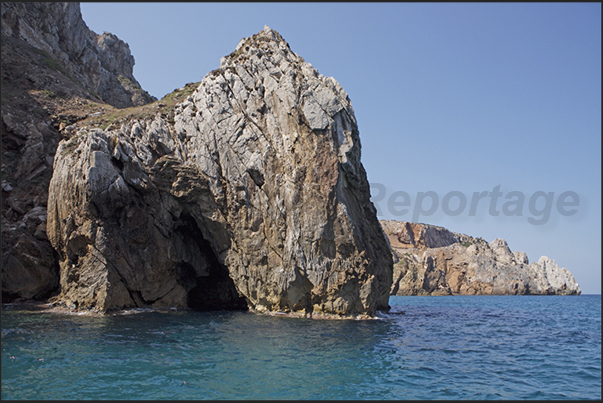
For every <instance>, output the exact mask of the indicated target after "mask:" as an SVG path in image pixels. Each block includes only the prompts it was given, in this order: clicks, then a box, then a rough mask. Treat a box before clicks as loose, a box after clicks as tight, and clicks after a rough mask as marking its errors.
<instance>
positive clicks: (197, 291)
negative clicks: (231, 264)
mask: <svg viewBox="0 0 603 403" xmlns="http://www.w3.org/2000/svg"><path fill="white" fill-rule="evenodd" d="M180 220H181V225H180V226H179V227H178V228H177V231H178V232H179V233H180V234H181V235H182V236H183V238H184V239H185V240H187V241H188V242H191V243H192V246H193V247H195V248H197V249H198V250H200V251H201V253H202V255H203V256H204V257H205V259H206V260H207V263H208V267H209V275H208V276H200V277H199V276H197V274H196V273H195V269H194V268H193V267H192V266H191V265H190V264H188V263H186V262H181V263H180V264H179V266H178V271H179V277H180V283H181V284H182V286H184V287H185V289H187V290H189V291H188V307H189V308H190V309H192V310H195V311H222V310H228V311H232V310H248V309H249V308H248V306H247V301H246V300H245V297H243V296H241V295H239V292H238V291H237V289H236V287H235V284H234V281H233V280H232V279H231V278H230V276H229V275H228V268H227V267H226V266H224V265H223V264H221V263H220V261H219V260H218V257H217V256H216V254H215V252H214V250H213V249H212V247H211V244H210V243H209V241H208V240H207V239H205V238H204V237H203V234H202V232H201V230H200V229H199V227H198V226H197V223H196V221H195V219H194V218H193V217H191V216H190V215H187V214H182V216H181V217H180Z"/></svg>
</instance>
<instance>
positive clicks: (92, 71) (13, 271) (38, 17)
mask: <svg viewBox="0 0 603 403" xmlns="http://www.w3.org/2000/svg"><path fill="white" fill-rule="evenodd" d="M1 32H2V59H1V60H2V77H1V79H2V113H1V114H2V300H3V301H11V300H14V299H19V298H21V299H31V298H45V297H47V296H48V295H49V294H50V293H52V292H53V291H54V290H56V289H57V287H58V264H57V256H56V253H55V252H54V251H53V248H52V246H51V245H50V243H49V241H48V239H47V236H46V207H47V199H48V185H49V182H50V177H51V175H52V165H53V158H54V155H55V151H56V147H57V145H58V143H59V141H60V140H61V138H62V137H63V133H65V134H66V133H67V132H66V131H65V128H67V127H70V126H71V125H72V123H74V122H76V121H78V120H81V119H84V118H86V117H87V116H90V115H94V114H102V113H103V112H105V111H111V110H114V109H115V107H120V108H121V107H126V106H135V105H142V104H145V103H148V102H150V101H153V100H154V98H153V97H151V96H149V95H148V94H147V93H146V92H145V91H143V90H142V89H141V88H140V86H139V84H138V82H137V81H136V80H135V79H134V77H133V75H132V68H133V65H134V59H133V57H132V55H131V54H130V50H129V48H128V45H127V44H126V43H124V42H123V41H121V40H119V39H118V38H117V37H115V36H114V35H111V34H108V33H104V34H102V35H97V34H95V33H94V32H92V31H91V30H89V29H88V27H87V26H86V24H85V23H84V21H83V20H82V18H81V13H80V8H79V4H78V3H2V21H1Z"/></svg>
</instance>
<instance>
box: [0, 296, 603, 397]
mask: <svg viewBox="0 0 603 403" xmlns="http://www.w3.org/2000/svg"><path fill="white" fill-rule="evenodd" d="M390 305H391V306H392V310H391V312H390V313H389V314H382V315H381V319H380V320H370V321H369V320H367V321H353V320H341V321H332V320H331V321H329V320H312V319H299V318H289V317H280V316H262V315H255V314H252V313H248V312H209V313H208V312H169V313H159V312H142V313H136V314H131V315H123V316H108V317H87V316H78V315H67V314H56V313H19V312H18V311H14V310H11V309H10V306H4V307H3V311H2V396H1V397H2V399H3V400H4V399H95V400H98V399H170V400H173V399H317V400H318V399H600V398H601V296H600V295H581V296H466V297H464V296H455V297H391V299H390Z"/></svg>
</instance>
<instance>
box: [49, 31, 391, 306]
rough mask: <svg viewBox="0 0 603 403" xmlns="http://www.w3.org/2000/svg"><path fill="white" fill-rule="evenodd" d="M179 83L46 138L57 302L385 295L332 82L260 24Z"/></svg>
mask: <svg viewBox="0 0 603 403" xmlns="http://www.w3.org/2000/svg"><path fill="white" fill-rule="evenodd" d="M189 93H190V95H188V96H186V95H187V94H189ZM182 94H185V96H186V98H185V99H183V100H182V102H179V103H176V104H175V106H174V107H169V105H166V104H165V103H160V104H157V105H156V106H157V107H158V108H160V110H159V109H153V107H142V108H137V109H135V110H132V111H131V113H130V114H129V115H127V116H119V117H117V116H115V117H114V118H112V119H109V120H110V121H111V124H110V125H109V126H106V125H105V126H104V125H100V126H99V124H98V123H95V121H93V120H84V121H81V122H78V123H77V124H76V125H75V127H74V128H73V129H72V131H71V133H72V136H71V138H70V139H69V140H63V141H61V143H60V144H59V147H58V149H57V153H56V156H55V160H54V173H53V177H52V180H51V183H50V188H49V200H48V220H47V232H48V236H49V239H50V242H51V243H52V245H53V246H54V248H55V249H56V250H57V251H58V254H59V264H60V284H61V293H60V295H59V296H58V297H57V298H56V301H57V302H60V303H63V304H65V305H67V306H70V307H74V308H78V309H95V310H99V311H109V310H112V309H121V308H128V307H141V306H155V307H168V306H170V307H172V306H175V307H186V306H188V307H190V308H194V309H212V308H222V309H224V308H232V309H240V308H242V307H245V306H248V307H250V308H251V309H253V310H255V311H259V312H268V311H280V312H290V313H298V314H303V315H317V314H319V315H320V314H324V315H329V314H336V315H344V316H356V315H361V316H362V315H369V316H370V315H373V314H374V313H375V311H376V310H379V309H387V308H388V298H389V292H390V288H391V282H392V277H391V276H392V256H391V253H390V251H389V248H388V245H387V240H386V238H385V236H384V234H383V231H382V229H381V226H380V225H379V221H378V220H377V218H376V210H375V208H374V207H373V205H372V203H371V202H370V200H369V197H370V194H369V185H368V182H367V179H366V173H365V171H364V168H363V166H362V164H361V162H360V140H359V133H358V127H357V124H356V119H355V116H354V110H353V109H352V105H351V103H350V99H349V98H348V96H347V94H346V93H345V91H344V90H343V89H342V88H341V86H340V85H339V84H338V83H337V81H335V80H334V79H333V78H330V77H324V76H322V75H320V74H319V73H318V72H317V71H316V70H315V69H314V68H313V67H312V66H311V65H310V64H308V63H306V62H305V61H304V60H303V59H302V58H301V57H300V56H298V55H297V54H295V53H293V52H292V51H291V49H290V48H289V45H288V44H287V42H285V41H284V40H283V38H282V37H281V36H280V35H279V34H278V33H277V32H276V31H273V30H271V29H270V28H268V27H265V29H264V30H263V31H261V32H259V33H258V34H256V35H254V36H252V37H250V38H245V39H243V40H241V42H240V43H239V44H238V46H237V47H236V49H235V51H234V52H233V53H231V54H230V55H228V56H226V57H224V58H222V60H221V64H220V67H219V68H218V69H216V70H214V71H213V72H211V73H210V74H208V75H207V76H206V77H205V78H204V79H203V80H202V81H201V82H200V83H199V84H198V85H190V86H188V87H185V88H182V89H181V90H179V92H177V93H175V96H176V95H182ZM105 116H106V115H105Z"/></svg>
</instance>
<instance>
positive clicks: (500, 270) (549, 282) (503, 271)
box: [381, 220, 581, 295]
mask: <svg viewBox="0 0 603 403" xmlns="http://www.w3.org/2000/svg"><path fill="white" fill-rule="evenodd" d="M381 224H382V226H383V229H384V231H385V233H386V234H387V236H388V238H389V242H390V245H391V247H392V254H393V258H394V263H395V264H394V279H393V283H392V289H391V293H392V295H491V294H494V295H519V294H539V295H543V294H561V295H576V294H580V293H581V290H580V287H579V286H578V284H577V283H576V281H575V279H574V277H573V276H572V274H571V273H570V272H569V270H567V269H565V268H560V267H559V266H558V265H557V264H556V263H555V261H554V260H552V259H550V258H548V257H546V256H542V257H541V258H540V259H539V260H538V262H532V263H529V262H528V257H527V255H526V254H525V252H511V250H510V249H509V246H508V245H507V242H506V241H505V240H504V239H500V238H499V239H495V240H494V241H492V242H490V243H489V244H488V243H487V242H486V241H485V240H483V239H481V238H474V237H471V236H468V235H464V234H458V233H454V232H451V231H448V230H447V229H445V228H442V227H436V226H433V225H427V224H416V223H409V222H403V221H388V220H383V221H381Z"/></svg>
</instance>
